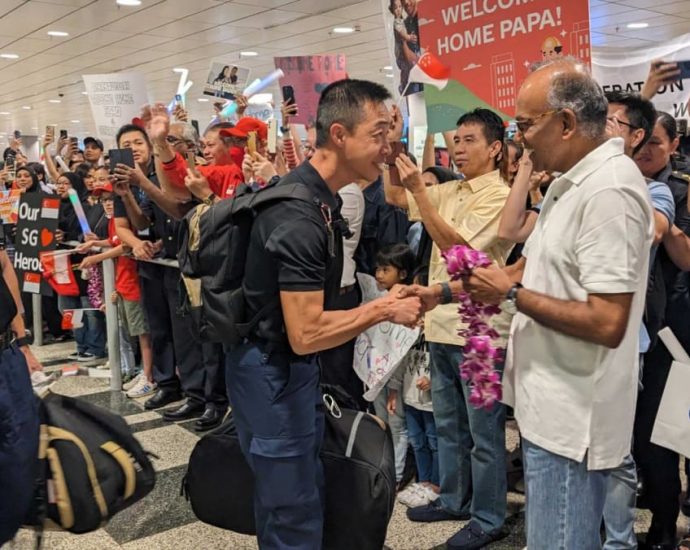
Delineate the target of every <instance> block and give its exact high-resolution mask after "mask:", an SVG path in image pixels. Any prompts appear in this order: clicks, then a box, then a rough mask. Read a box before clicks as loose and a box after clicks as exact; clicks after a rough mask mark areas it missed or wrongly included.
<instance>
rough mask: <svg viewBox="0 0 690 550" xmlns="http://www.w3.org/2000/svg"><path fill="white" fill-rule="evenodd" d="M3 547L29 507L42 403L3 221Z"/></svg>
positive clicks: (0, 248) (0, 265) (0, 269)
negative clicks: (31, 372)
mask: <svg viewBox="0 0 690 550" xmlns="http://www.w3.org/2000/svg"><path fill="white" fill-rule="evenodd" d="M0 272H1V275H0V546H2V545H3V544H4V543H6V542H7V541H9V540H10V539H12V537H14V535H15V533H16V532H17V529H19V527H20V525H21V523H22V520H23V519H24V516H25V515H26V513H27V512H28V510H29V507H30V504H31V500H32V495H33V490H32V489H33V484H34V480H35V479H36V474H37V471H38V470H37V466H38V461H37V458H38V432H39V419H38V406H37V401H36V399H35V397H34V394H33V390H32V388H31V379H30V377H29V370H30V368H32V367H33V368H34V369H36V368H40V364H39V363H38V361H37V360H36V358H35V357H34V356H33V353H32V352H31V349H30V348H29V342H28V340H27V338H26V332H25V329H24V321H23V320H22V316H21V315H20V314H19V313H18V311H19V308H20V307H21V297H20V294H19V285H18V283H17V276H16V274H15V272H14V268H13V267H12V262H11V261H10V259H9V257H8V255H7V252H5V249H4V234H3V232H2V225H0Z"/></svg>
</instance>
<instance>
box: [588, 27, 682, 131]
mask: <svg viewBox="0 0 690 550" xmlns="http://www.w3.org/2000/svg"><path fill="white" fill-rule="evenodd" d="M657 60H663V61H667V62H669V63H672V62H674V61H686V60H690V33H688V34H685V35H683V36H679V37H677V38H675V39H673V40H669V41H668V42H666V43H663V44H659V45H654V46H645V47H644V48H638V49H627V48H625V49H624V48H618V49H611V48H607V49H601V50H600V49H598V48H594V49H593V51H592V75H593V76H594V78H596V79H597V82H599V83H600V84H601V86H602V88H604V91H607V92H608V91H614V90H622V91H625V92H633V93H639V92H640V91H641V90H642V86H643V84H644V81H645V80H646V78H647V75H648V74H649V68H650V66H651V64H652V61H657ZM689 101H690V79H681V78H679V79H678V80H677V81H676V82H669V83H668V84H664V85H663V86H662V87H661V88H659V91H658V92H657V95H655V96H654V106H655V107H656V108H657V110H658V111H664V112H666V113H668V114H670V115H671V116H672V117H673V118H675V119H677V120H682V119H684V120H687V121H690V112H689V111H690V106H689V105H688V102H689Z"/></svg>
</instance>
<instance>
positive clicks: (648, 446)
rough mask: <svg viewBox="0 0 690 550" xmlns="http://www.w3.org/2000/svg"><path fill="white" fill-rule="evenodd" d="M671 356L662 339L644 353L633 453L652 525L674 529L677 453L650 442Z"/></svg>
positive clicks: (679, 487) (678, 487)
mask: <svg viewBox="0 0 690 550" xmlns="http://www.w3.org/2000/svg"><path fill="white" fill-rule="evenodd" d="M671 363H672V358H671V355H670V354H669V353H668V350H667V349H666V346H664V344H663V343H662V342H661V341H660V340H659V341H658V342H657V344H656V345H655V346H654V347H653V348H652V349H651V350H650V351H649V352H647V353H646V354H645V356H644V370H643V374H642V385H643V389H642V391H640V395H639V396H638V399H637V412H636V414H635V431H634V447H633V455H634V457H635V462H636V463H637V465H638V467H639V469H640V473H641V475H642V477H643V478H644V482H645V484H646V491H645V494H646V498H645V500H646V502H647V503H648V504H649V509H650V510H651V511H652V514H653V520H652V523H653V525H656V526H657V527H658V528H667V529H674V528H675V527H673V526H675V524H676V519H677V518H678V512H679V510H680V505H679V496H680V492H681V484H680V473H679V467H678V466H679V464H678V460H679V456H678V453H676V452H674V451H671V450H669V449H665V448H663V447H659V446H658V445H655V444H654V443H652V442H651V441H650V439H651V437H652V430H653V428H654V420H655V419H656V415H657V412H658V410H659V404H660V403H661V396H662V395H663V393H664V387H665V386H666V379H667V378H668V373H669V370H670V369H671Z"/></svg>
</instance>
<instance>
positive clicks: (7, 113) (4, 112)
mask: <svg viewBox="0 0 690 550" xmlns="http://www.w3.org/2000/svg"><path fill="white" fill-rule="evenodd" d="M9 114H10V112H9V111H0V115H9Z"/></svg>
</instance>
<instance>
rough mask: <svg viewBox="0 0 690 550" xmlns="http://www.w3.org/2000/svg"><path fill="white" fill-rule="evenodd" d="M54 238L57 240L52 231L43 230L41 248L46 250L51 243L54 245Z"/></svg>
mask: <svg viewBox="0 0 690 550" xmlns="http://www.w3.org/2000/svg"><path fill="white" fill-rule="evenodd" d="M54 238H55V236H54V235H53V234H52V233H51V232H50V231H48V230H47V229H45V228H43V229H42V230H41V246H42V247H43V248H45V247H46V246H48V245H49V244H50V243H52V242H53V239H54Z"/></svg>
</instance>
